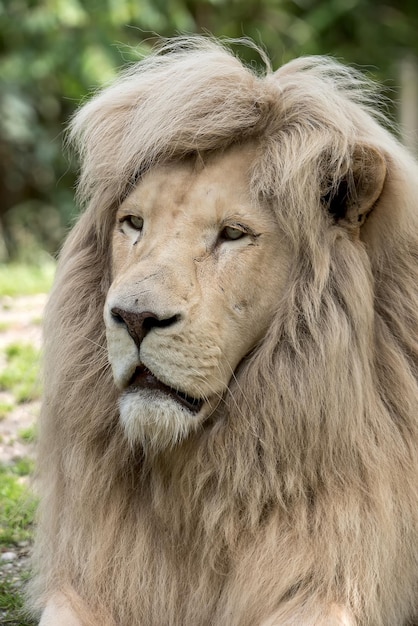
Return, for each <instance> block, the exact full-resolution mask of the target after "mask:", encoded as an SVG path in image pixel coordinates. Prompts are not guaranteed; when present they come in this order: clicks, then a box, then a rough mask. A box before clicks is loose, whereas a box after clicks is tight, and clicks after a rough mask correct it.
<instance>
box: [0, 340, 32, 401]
mask: <svg viewBox="0 0 418 626" xmlns="http://www.w3.org/2000/svg"><path fill="white" fill-rule="evenodd" d="M5 356H6V367H5V368H4V369H3V371H2V372H0V389H1V390H2V391H10V392H11V393H13V395H14V397H15V399H16V402H17V403H22V402H29V401H30V400H36V399H38V398H39V397H40V389H39V384H38V383H39V381H38V370H39V352H38V350H36V349H35V348H34V347H33V346H32V345H30V344H21V343H13V344H10V345H9V346H7V347H6V349H5Z"/></svg>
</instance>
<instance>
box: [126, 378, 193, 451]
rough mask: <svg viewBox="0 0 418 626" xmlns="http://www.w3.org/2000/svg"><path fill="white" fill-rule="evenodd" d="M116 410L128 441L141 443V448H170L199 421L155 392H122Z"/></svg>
mask: <svg viewBox="0 0 418 626" xmlns="http://www.w3.org/2000/svg"><path fill="white" fill-rule="evenodd" d="M119 410H120V419H121V422H122V425H123V427H124V430H125V434H126V436H127V438H128V440H129V442H130V443H131V444H132V445H134V444H138V443H141V444H143V446H144V448H145V449H147V448H150V449H153V450H162V449H164V448H169V447H173V446H174V445H176V444H177V443H179V442H180V441H182V439H185V438H186V437H187V436H188V435H189V434H190V433H191V432H192V431H194V430H196V429H197V428H198V426H199V424H200V419H199V416H198V415H192V414H191V413H190V412H189V411H188V410H187V409H185V408H183V407H182V406H181V405H179V404H178V403H177V402H176V401H175V400H173V399H171V398H169V397H166V396H164V395H163V394H161V393H159V392H158V391H152V390H141V391H137V392H130V393H125V394H123V395H122V396H121V398H120V400H119Z"/></svg>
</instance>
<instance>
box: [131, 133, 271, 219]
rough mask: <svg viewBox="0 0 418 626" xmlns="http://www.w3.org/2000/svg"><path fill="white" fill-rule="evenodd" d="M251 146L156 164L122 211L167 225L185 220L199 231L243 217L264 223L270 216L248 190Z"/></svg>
mask: <svg viewBox="0 0 418 626" xmlns="http://www.w3.org/2000/svg"><path fill="white" fill-rule="evenodd" d="M253 153H254V147H253V146H252V144H248V145H246V146H241V147H240V148H234V149H232V150H229V151H228V152H227V153H225V154H223V155H214V157H213V158H212V159H209V160H208V161H206V162H205V163H204V164H203V163H201V162H199V161H198V160H197V159H194V160H193V161H192V160H186V161H181V162H176V163H169V164H165V165H159V166H156V167H155V168H152V169H151V170H149V171H148V172H147V173H146V174H145V175H144V177H143V178H142V179H141V181H140V182H139V183H138V185H137V187H136V189H135V190H134V191H133V192H132V193H131V194H130V196H129V197H128V198H127V199H126V201H125V203H124V205H123V206H122V208H123V209H124V210H126V211H129V210H133V211H136V212H142V213H144V214H145V215H147V216H152V218H153V220H157V219H158V218H161V219H162V220H164V222H165V223H166V224H168V223H169V222H176V223H180V222H182V221H185V222H187V223H189V224H194V225H195V226H197V227H202V226H203V225H205V223H208V224H209V225H217V224H219V223H220V222H222V220H224V219H225V218H226V217H228V216H232V215H234V214H237V213H239V214H241V215H244V216H249V217H251V218H252V219H256V220H259V221H260V222H263V223H264V222H265V221H266V219H270V218H271V216H270V215H269V214H268V212H267V211H266V209H265V207H263V206H261V205H260V204H259V203H258V202H254V201H253V199H252V196H251V192H250V182H251V172H252V162H253V158H254V154H253Z"/></svg>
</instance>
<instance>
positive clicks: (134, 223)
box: [121, 215, 144, 230]
mask: <svg viewBox="0 0 418 626" xmlns="http://www.w3.org/2000/svg"><path fill="white" fill-rule="evenodd" d="M121 221H122V222H125V223H126V224H128V226H130V227H131V228H133V229H134V230H142V229H143V228H144V218H143V217H139V215H126V217H124V218H123V219H122V220H121Z"/></svg>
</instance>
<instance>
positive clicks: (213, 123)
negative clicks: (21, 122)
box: [33, 38, 418, 626]
mask: <svg viewBox="0 0 418 626" xmlns="http://www.w3.org/2000/svg"><path fill="white" fill-rule="evenodd" d="M163 52H164V53H163V54H157V55H152V56H151V57H150V58H149V59H146V60H145V61H144V62H143V63H141V64H139V66H136V67H134V68H131V69H130V70H129V71H128V72H127V73H126V74H125V75H124V76H122V78H121V79H120V80H119V81H117V82H116V84H115V85H113V86H111V87H109V88H107V89H106V90H104V91H103V92H102V93H100V94H98V95H97V96H96V97H95V98H93V100H92V101H91V102H89V103H88V104H86V105H85V106H84V107H82V109H81V110H80V111H79V112H78V113H77V115H76V117H75V118H74V120H73V124H72V137H73V139H74V140H75V141H76V142H77V145H78V147H79V150H80V153H81V158H82V169H81V177H80V185H79V190H80V191H79V193H80V199H81V201H82V202H84V203H85V205H86V210H85V211H84V212H83V214H82V216H81V218H80V220H79V222H78V224H77V226H76V227H75V229H74V230H73V232H72V234H71V235H70V237H69V239H68V241H67V242H66V244H65V247H64V249H63V252H62V255H61V260H60V264H59V269H58V274H57V280H56V284H55V288H54V291H53V293H52V296H51V301H50V304H49V307H48V312H47V318H46V331H45V336H46V346H45V398H44V404H43V410H42V418H41V427H40V469H41V477H42V480H43V483H42V484H43V486H44V497H43V502H42V506H41V514H40V520H41V521H40V530H39V533H38V544H37V545H38V548H37V553H38V557H37V563H38V565H39V570H40V574H39V576H38V578H37V582H36V583H34V585H33V589H34V590H35V591H34V594H35V595H36V596H37V597H40V598H41V600H40V601H39V602H40V603H42V602H43V601H45V600H46V601H48V599H49V598H51V597H52V596H54V594H55V597H57V596H56V594H64V595H65V596H66V597H67V599H69V602H70V604H71V605H72V607H73V610H74V611H75V612H76V613H77V614H78V615H79V616H80V619H81V622H82V623H83V626H84V624H88V625H89V626H90V624H92V625H94V626H97V624H100V626H102V625H106V626H108V625H109V626H110V625H111V626H114V624H120V625H122V626H127V625H129V626H133V625H138V626H139V625H140V626H150V625H152V626H159V625H160V624H165V623H170V624H172V625H173V626H185V625H189V624H193V625H196V626H203V625H205V624H211V626H225V624H228V626H259V625H260V624H262V623H264V624H274V625H279V624H280V626H294V625H295V624H298V625H299V624H300V625H302V624H303V625H304V626H305V625H308V624H309V626H313V625H315V626H322V625H323V624H336V623H337V621H338V620H337V618H336V617H335V615H338V614H339V615H340V616H341V617H340V618H338V619H339V622H338V623H350V625H351V624H354V623H356V624H358V625H359V626H363V625H366V624H373V626H392V625H393V624H397V625H401V624H402V625H404V624H406V623H407V622H408V620H411V619H412V617H413V616H415V615H416V611H417V607H416V585H417V581H418V566H417V562H418V554H417V552H416V546H417V545H418V536H417V535H418V517H417V506H416V503H417V500H418V496H417V481H416V478H417V472H418V459H417V450H418V420H417V412H418V385H417V367H418V365H417V364H418V344H417V334H418V313H417V311H418V263H417V259H418V213H417V210H416V207H417V202H416V198H417V196H418V194H417V182H416V181H417V180H418V174H417V172H418V170H417V165H416V163H415V161H414V160H413V159H412V157H410V156H409V155H408V154H407V152H406V151H405V150H404V149H403V148H402V147H401V146H400V145H399V144H398V143H397V141H396V140H395V139H394V138H393V137H392V136H391V134H390V133H389V132H388V131H387V130H386V129H385V128H384V125H382V123H381V122H382V118H381V116H380V114H379V113H376V111H375V97H374V95H373V89H371V88H370V85H369V84H368V83H367V81H365V80H364V79H362V78H361V77H360V76H359V75H358V74H356V73H354V72H351V71H350V70H347V69H345V68H343V67H341V66H340V65H338V64H336V63H334V62H333V61H331V60H328V59H318V58H312V59H300V60H297V61H293V62H291V63H290V64H288V65H286V66H284V67H283V68H281V69H280V70H278V71H277V72H275V73H273V72H271V71H270V70H269V69H268V70H267V72H266V74H265V75H264V76H258V75H256V74H254V73H253V72H252V71H251V70H249V69H248V68H245V67H244V66H243V65H242V64H241V62H240V61H238V60H237V59H236V58H235V57H234V56H233V55H231V54H230V53H229V52H227V51H226V50H225V49H223V48H222V47H220V46H219V45H218V44H216V43H214V42H212V41H210V40H204V39H201V38H197V39H192V40H191V41H189V40H186V41H184V40H180V43H179V42H178V41H176V42H174V43H169V44H168V45H167V46H166V48H165V49H164V50H163ZM397 564H400V566H399V567H398V566H397ZM58 597H59V598H60V597H61V596H58ZM50 606H51V605H50ZM87 607H89V608H87ZM332 607H334V609H333V608H332ZM54 610H55V609H54V608H51V611H54ZM332 615H333V616H334V617H332ZM167 616H170V618H169V619H168V617H167ZM53 619H55V618H53ZM344 620H345V621H344ZM356 620H357V621H356ZM45 623H47V622H45ZM55 623H59V620H58V621H57V619H55Z"/></svg>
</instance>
